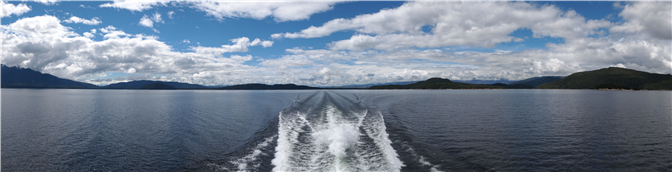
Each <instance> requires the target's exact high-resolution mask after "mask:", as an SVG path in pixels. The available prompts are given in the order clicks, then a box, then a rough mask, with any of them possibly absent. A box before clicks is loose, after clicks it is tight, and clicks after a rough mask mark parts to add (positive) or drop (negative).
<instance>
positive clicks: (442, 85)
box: [369, 78, 505, 89]
mask: <svg viewBox="0 0 672 173" xmlns="http://www.w3.org/2000/svg"><path fill="white" fill-rule="evenodd" d="M369 89H505V88H504V87H501V86H492V85H480V84H466V83H459V82H453V81H450V80H448V79H442V78H430V79H427V80H425V81H420V82H417V83H413V84H408V85H379V86H372V87H369Z"/></svg>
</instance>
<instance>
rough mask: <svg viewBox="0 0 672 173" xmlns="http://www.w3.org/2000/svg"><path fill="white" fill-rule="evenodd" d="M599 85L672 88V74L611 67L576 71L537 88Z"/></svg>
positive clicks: (650, 88)
mask: <svg viewBox="0 0 672 173" xmlns="http://www.w3.org/2000/svg"><path fill="white" fill-rule="evenodd" d="M598 85H602V86H600V87H604V86H612V87H613V86H619V87H627V88H632V89H645V90H672V75H669V74H655V73H647V72H642V71H637V70H631V69H625V68H618V67H609V68H603V69H599V70H593V71H585V72H578V73H574V74H572V75H569V76H567V77H565V78H564V79H561V80H557V81H554V82H549V83H545V84H541V85H539V86H537V88H539V89H594V88H596V87H598Z"/></svg>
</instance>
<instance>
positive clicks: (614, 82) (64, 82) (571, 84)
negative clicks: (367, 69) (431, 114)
mask: <svg viewBox="0 0 672 173" xmlns="http://www.w3.org/2000/svg"><path fill="white" fill-rule="evenodd" d="M0 74H2V76H1V77H2V81H1V83H0V86H2V88H71V89H173V88H175V89H222V90H295V89H296V90H298V89H339V88H361V89H365V88H370V89H505V88H506V89H528V88H535V87H536V88H538V89H602V88H604V89H646V90H672V75H670V74H655V73H647V72H642V71H636V70H630V69H624V68H617V67H610V68H604V69H599V70H594V71H585V72H578V73H574V74H572V75H569V76H567V77H564V78H563V77H561V76H543V77H534V78H529V79H525V80H521V81H515V82H509V81H503V82H509V83H508V84H506V83H502V82H498V83H490V84H487V85H484V84H469V83H462V82H455V81H451V80H448V79H442V78H431V79H428V80H425V81H419V82H414V81H408V82H393V83H385V84H382V85H378V84H363V85H346V86H340V87H325V88H318V87H310V86H302V85H295V84H276V85H266V84H242V85H232V86H225V87H212V86H211V87H206V86H202V85H197V84H188V83H180V82H164V81H149V80H139V81H131V82H122V83H115V84H110V85H108V86H104V87H99V86H96V85H93V84H89V83H83V82H77V81H73V80H68V79H61V78H58V77H56V76H53V75H51V74H44V73H41V72H37V71H34V70H31V69H27V68H20V67H8V66H5V65H2V72H1V73H0ZM500 81H502V80H500ZM471 82H472V83H473V82H476V83H479V82H480V83H489V82H493V81H489V82H488V81H486V80H481V81H473V80H472V81H471Z"/></svg>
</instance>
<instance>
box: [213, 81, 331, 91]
mask: <svg viewBox="0 0 672 173" xmlns="http://www.w3.org/2000/svg"><path fill="white" fill-rule="evenodd" d="M217 89H223V90H301V89H321V88H316V87H309V86H303V85H294V84H275V85H266V84H257V83H255V84H242V85H232V86H226V87H221V88H217Z"/></svg>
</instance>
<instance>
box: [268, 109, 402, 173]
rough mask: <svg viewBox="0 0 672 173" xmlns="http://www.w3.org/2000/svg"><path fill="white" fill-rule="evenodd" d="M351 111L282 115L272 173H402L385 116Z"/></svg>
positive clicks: (362, 111)
mask: <svg viewBox="0 0 672 173" xmlns="http://www.w3.org/2000/svg"><path fill="white" fill-rule="evenodd" d="M349 111H350V112H349V114H345V113H344V112H343V111H341V110H339V109H337V108H336V107H335V106H334V105H331V104H327V105H325V106H324V107H323V108H322V109H321V111H320V112H318V113H316V114H311V115H308V114H309V113H310V111H309V112H299V111H295V112H283V113H281V114H280V123H279V127H278V146H277V147H276V148H275V149H276V153H275V158H274V159H273V160H272V164H273V165H274V166H275V167H274V168H273V171H281V172H303V171H311V172H317V171H349V172H354V171H366V172H374V171H385V172H393V171H400V169H401V167H402V166H403V163H402V162H401V160H399V159H398V155H397V153H396V151H394V149H393V148H392V146H391V145H390V144H391V141H390V140H389V139H388V135H387V133H386V132H385V125H384V122H383V119H382V115H381V114H380V113H379V112H377V114H373V115H372V116H367V114H368V113H369V112H368V110H366V109H362V110H349ZM353 118H354V119H353ZM360 129H363V130H364V132H365V133H366V134H362V131H360ZM362 137H366V138H367V140H365V141H372V142H368V143H367V142H364V141H362Z"/></svg>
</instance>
